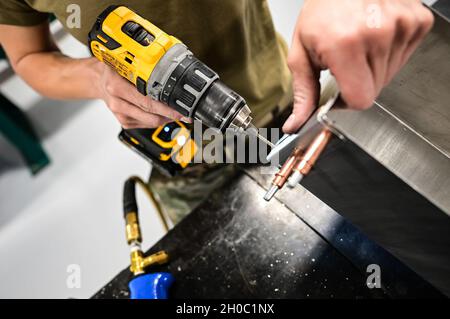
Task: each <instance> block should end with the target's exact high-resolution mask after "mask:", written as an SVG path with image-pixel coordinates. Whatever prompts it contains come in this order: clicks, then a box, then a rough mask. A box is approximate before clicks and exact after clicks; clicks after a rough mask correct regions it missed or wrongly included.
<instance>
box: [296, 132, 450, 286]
mask: <svg viewBox="0 0 450 319" xmlns="http://www.w3.org/2000/svg"><path fill="white" fill-rule="evenodd" d="M418 169H421V168H419V167H418ZM302 184H303V185H304V186H305V187H306V188H307V189H308V190H309V191H310V192H312V193H313V194H315V195H316V196H317V197H318V198H320V199H321V200H322V201H324V202H325V203H326V204H328V205H329V206H331V207H333V209H334V210H336V211H337V212H339V214H341V215H342V216H344V217H345V218H346V219H347V220H348V221H350V222H351V223H353V224H354V225H357V226H358V228H359V229H361V231H362V232H363V233H364V234H366V235H367V236H368V237H369V238H370V239H372V240H373V241H375V242H377V243H378V244H380V245H381V246H382V247H383V248H385V249H386V250H388V251H389V252H390V253H392V254H393V255H394V256H395V257H397V258H398V259H400V260H401V261H402V262H404V263H405V264H406V265H408V267H410V268H411V269H413V270H414V271H415V272H417V273H418V274H419V275H420V276H422V277H424V278H425V279H426V280H428V281H430V282H431V283H432V284H433V285H435V286H436V287H437V288H439V289H440V290H441V291H443V292H444V293H446V294H447V295H450V218H448V216H447V215H446V214H445V213H443V212H442V211H440V210H439V209H438V208H437V207H436V206H434V205H433V204H431V203H430V202H429V201H428V200H427V199H425V198H424V197H423V196H421V195H419V194H418V193H417V192H415V191H414V190H413V189H412V188H411V187H409V186H408V185H407V184H406V183H404V182H403V181H401V180H400V179H399V178H397V177H396V176H395V175H394V174H392V173H391V172H389V171H388V170H386V169H385V168H384V167H383V166H382V165H381V164H379V163H378V162H376V161H375V160H374V159H372V158H371V157H370V156H369V155H367V154H366V153H364V152H363V151H362V150H361V149H359V148H358V147H357V146H355V145H354V144H353V143H350V142H347V143H343V142H341V141H339V140H337V139H335V140H333V141H332V142H331V143H330V145H329V146H328V148H327V149H326V150H325V152H324V154H323V155H322V157H321V158H320V160H319V162H318V164H317V166H316V168H315V169H314V170H313V171H312V172H311V174H310V175H309V176H308V178H306V179H305V180H304V181H303V183H302ZM319 231H320V232H323V230H319Z"/></svg>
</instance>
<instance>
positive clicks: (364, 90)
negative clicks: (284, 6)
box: [283, 0, 434, 133]
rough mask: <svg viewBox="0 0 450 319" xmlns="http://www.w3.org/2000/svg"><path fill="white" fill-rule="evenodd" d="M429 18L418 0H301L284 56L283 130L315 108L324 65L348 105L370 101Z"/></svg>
mask: <svg viewBox="0 0 450 319" xmlns="http://www.w3.org/2000/svg"><path fill="white" fill-rule="evenodd" d="M433 21H434V18H433V14H432V13H431V11H430V10H429V9H427V8H426V7H425V6H423V5H422V3H421V1H420V0H342V1H336V0H306V1H305V3H304V7H303V9H302V11H301V13H300V17H299V19H298V22H297V26H296V29H295V32H294V39H293V43H292V47H291V50H290V53H289V58H288V64H289V68H290V70H291V72H292V74H293V79H294V80H293V81H294V84H293V85H294V110H293V113H292V115H291V116H290V117H289V118H288V120H287V121H286V123H285V124H284V126H283V130H284V132H285V133H294V132H295V131H297V130H298V129H299V128H300V127H301V125H302V124H303V123H304V122H305V121H306V120H307V119H308V118H309V116H310V115H311V114H312V112H313V111H314V109H315V108H316V107H317V105H316V104H317V103H318V97H319V92H320V84H319V75H320V71H321V70H324V69H329V70H330V71H331V73H332V74H333V75H334V76H335V78H336V80H337V83H338V85H339V88H340V90H341V96H342V98H343V99H344V101H345V102H346V104H347V105H348V107H349V108H352V109H358V110H362V109H367V108H369V107H370V106H372V104H373V101H374V100H375V98H376V97H377V96H378V95H379V93H380V92H381V90H382V88H383V87H384V86H386V85H387V84H388V83H389V82H390V81H391V80H392V78H393V77H394V76H395V74H396V73H397V72H398V71H399V70H400V69H401V68H402V67H403V66H404V64H405V63H406V62H407V61H408V59H409V57H410V56H411V55H412V53H413V52H414V50H415V49H416V48H417V47H418V45H419V44H420V42H421V41H422V39H423V38H424V37H425V35H426V34H427V33H428V32H429V31H430V29H431V27H432V25H433Z"/></svg>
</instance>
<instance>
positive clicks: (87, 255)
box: [0, 0, 303, 298]
mask: <svg viewBox="0 0 450 319" xmlns="http://www.w3.org/2000/svg"><path fill="white" fill-rule="evenodd" d="M302 2H303V1H299V0H269V3H270V7H271V9H272V11H273V17H274V21H275V24H276V26H277V29H278V30H279V31H280V32H281V33H282V34H283V35H284V36H285V37H286V38H287V40H288V42H289V43H290V39H291V36H292V29H293V26H294V24H295V20H296V17H297V15H298V12H299V10H300V6H301V4H302ZM53 28H55V29H58V26H57V25H54V26H53ZM60 44H61V46H62V48H63V49H64V50H65V51H66V53H67V54H69V55H72V56H80V57H81V56H86V55H87V51H86V49H85V48H84V47H83V46H81V45H80V44H78V43H77V42H76V41H75V40H73V39H72V38H71V37H69V36H67V37H65V38H64V39H63V40H62V41H61V43H60ZM5 67H6V65H5V64H2V65H0V72H1V71H2V70H4V69H5ZM0 91H1V92H2V93H3V94H5V95H6V96H7V97H8V98H10V99H11V100H12V101H14V102H15V103H16V104H17V105H19V106H20V107H21V108H22V109H23V110H25V111H26V112H27V113H28V115H29V117H30V118H31V120H32V122H33V123H34V125H35V127H36V128H37V130H38V132H39V134H40V136H41V138H42V139H43V144H44V147H45V148H46V150H47V151H48V153H49V155H50V157H51V159H52V164H51V165H50V166H49V167H48V168H46V169H45V170H44V171H43V172H42V173H40V174H39V175H38V176H37V177H34V178H33V177H31V176H30V174H29V172H28V170H27V168H26V167H25V166H24V164H23V162H22V160H21V158H20V156H19V154H18V153H17V151H16V150H15V149H14V148H13V147H12V146H10V145H9V144H8V143H7V142H6V140H5V139H4V138H3V136H1V135H0V194H1V195H0V298H68V297H74V298H87V297H89V296H91V295H92V294H93V293H95V292H96V291H97V290H98V289H100V288H101V287H102V286H103V285H104V284H105V283H106V282H108V281H109V280H110V279H112V277H113V276H114V275H115V274H117V273H118V272H119V271H120V270H121V269H123V268H124V267H126V265H127V264H128V263H129V261H128V248H127V245H126V243H125V239H124V224H123V220H122V205H121V198H122V195H121V191H122V184H123V181H124V180H125V179H126V178H127V177H129V176H131V175H139V176H142V177H144V178H146V177H147V175H148V173H149V165H148V164H147V163H146V162H144V161H143V160H142V159H141V158H139V157H138V156H137V155H135V154H134V153H133V152H131V151H129V150H128V149H126V147H125V146H123V145H122V144H121V143H119V142H118V140H117V134H118V132H119V130H120V127H119V125H118V124H117V123H116V121H115V120H114V118H113V116H112V115H111V114H110V113H109V111H108V110H107V109H106V108H105V107H104V106H103V105H102V103H101V102H98V101H79V102H60V101H50V100H47V99H43V98H42V97H40V96H39V95H38V94H36V93H35V92H34V91H33V90H31V89H30V88H29V87H28V86H27V85H26V84H25V83H24V82H23V81H21V80H20V79H19V78H17V77H16V76H13V77H11V78H9V79H8V80H7V81H5V82H3V84H2V85H1V86H0ZM140 195H142V194H140ZM138 197H139V198H140V200H139V202H140V203H139V204H140V208H141V220H142V227H143V233H144V239H145V245H144V246H145V247H150V246H151V245H152V244H153V243H155V242H156V241H157V240H158V239H159V238H160V237H161V236H163V229H162V227H161V225H160V224H159V222H158V219H157V218H156V215H155V214H154V212H153V211H152V209H151V207H150V206H149V204H148V202H147V201H146V199H145V197H144V196H139V195H138ZM71 264H76V265H79V266H80V267H81V288H79V289H68V288H67V285H66V279H67V276H68V273H67V267H68V266H69V265H71Z"/></svg>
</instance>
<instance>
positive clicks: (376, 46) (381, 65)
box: [365, 21, 395, 95]
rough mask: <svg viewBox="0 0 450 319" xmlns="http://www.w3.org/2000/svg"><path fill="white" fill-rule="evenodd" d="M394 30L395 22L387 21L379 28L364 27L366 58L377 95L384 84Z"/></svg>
mask: <svg viewBox="0 0 450 319" xmlns="http://www.w3.org/2000/svg"><path fill="white" fill-rule="evenodd" d="M394 30H395V24H394V23H391V22H389V21H385V22H383V24H382V25H381V26H380V28H366V32H367V34H366V40H365V41H366V48H367V49H366V50H367V52H368V54H367V60H368V63H369V66H370V68H371V71H372V74H373V78H374V87H375V92H376V94H377V95H378V94H379V93H380V92H381V90H382V89H383V87H384V86H385V81H386V76H387V72H388V66H389V58H390V55H391V51H392V43H393V40H394V37H395V32H394Z"/></svg>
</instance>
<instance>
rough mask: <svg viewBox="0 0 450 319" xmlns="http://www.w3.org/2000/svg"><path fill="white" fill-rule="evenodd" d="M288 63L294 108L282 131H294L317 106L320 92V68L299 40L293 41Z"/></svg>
mask: <svg viewBox="0 0 450 319" xmlns="http://www.w3.org/2000/svg"><path fill="white" fill-rule="evenodd" d="M288 65H289V68H290V70H291V72H292V76H293V92H294V108H293V111H292V114H291V116H290V117H289V118H288V119H287V121H286V123H285V124H284V126H283V131H284V132H285V133H295V132H296V131H297V130H298V129H299V128H300V127H301V126H302V124H303V123H304V122H306V120H307V119H308V118H309V117H310V116H311V114H312V113H313V111H314V109H315V108H316V106H317V103H318V98H319V93H320V83H319V74H320V70H319V69H317V68H316V67H315V66H314V65H313V63H312V62H311V59H310V57H309V54H308V52H307V50H306V49H305V47H304V46H303V45H302V43H301V42H300V41H294V43H293V45H292V48H291V51H290V54H289V59H288Z"/></svg>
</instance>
